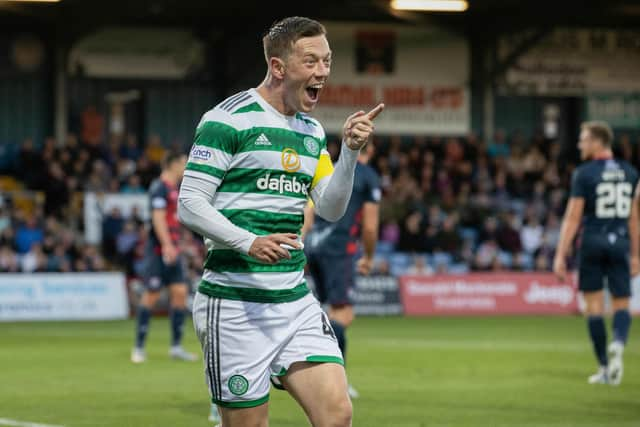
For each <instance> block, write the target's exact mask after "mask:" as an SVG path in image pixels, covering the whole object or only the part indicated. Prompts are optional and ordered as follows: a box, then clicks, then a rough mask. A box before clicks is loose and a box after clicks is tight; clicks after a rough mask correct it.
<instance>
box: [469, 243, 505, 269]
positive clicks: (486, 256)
mask: <svg viewBox="0 0 640 427" xmlns="http://www.w3.org/2000/svg"><path fill="white" fill-rule="evenodd" d="M499 249H500V248H499V247H498V243H497V242H496V241H495V240H494V239H489V240H486V241H484V242H483V243H481V244H480V246H478V250H477V251H476V255H475V258H474V260H473V268H474V270H480V271H487V270H491V269H494V268H495V267H496V260H497V259H498V255H499Z"/></svg>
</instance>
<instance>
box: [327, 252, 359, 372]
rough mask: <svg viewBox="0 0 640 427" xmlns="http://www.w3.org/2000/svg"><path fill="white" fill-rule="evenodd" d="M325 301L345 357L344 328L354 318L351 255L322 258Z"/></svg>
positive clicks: (352, 263) (345, 339) (345, 337)
mask: <svg viewBox="0 0 640 427" xmlns="http://www.w3.org/2000/svg"><path fill="white" fill-rule="evenodd" d="M324 262H325V264H324V266H323V267H324V269H325V281H324V283H325V293H326V302H328V303H329V306H330V308H329V320H330V321H331V327H332V328H333V330H334V332H335V333H336V339H337V340H338V345H339V346H340V350H341V351H342V356H343V357H344V358H345V360H346V357H347V335H346V330H347V328H348V327H349V326H351V323H353V320H354V318H355V314H354V311H353V302H352V300H351V297H350V292H351V289H352V288H353V281H354V274H355V271H354V262H353V257H352V256H347V255H345V256H343V257H327V258H326V259H325V260H324Z"/></svg>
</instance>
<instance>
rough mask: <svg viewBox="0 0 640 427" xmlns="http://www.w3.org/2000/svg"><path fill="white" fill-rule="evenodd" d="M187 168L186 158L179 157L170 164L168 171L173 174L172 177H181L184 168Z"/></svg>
mask: <svg viewBox="0 0 640 427" xmlns="http://www.w3.org/2000/svg"><path fill="white" fill-rule="evenodd" d="M186 166H187V156H180V157H178V158H177V159H175V160H174V161H173V162H171V166H169V170H170V171H171V173H172V174H173V176H176V177H181V176H182V174H184V168H185V167H186Z"/></svg>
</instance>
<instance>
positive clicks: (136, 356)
mask: <svg viewBox="0 0 640 427" xmlns="http://www.w3.org/2000/svg"><path fill="white" fill-rule="evenodd" d="M158 299H160V290H159V289H158V290H155V289H149V288H147V289H145V290H144V291H143V293H142V296H141V297H140V303H139V304H138V309H137V313H136V342H135V346H134V348H133V350H132V351H131V361H132V362H133V363H142V362H144V361H145V360H146V359H147V356H146V353H145V351H144V347H145V344H146V341H147V334H148V332H149V324H150V323H151V312H152V310H153V307H154V306H155V305H156V303H157V302H158Z"/></svg>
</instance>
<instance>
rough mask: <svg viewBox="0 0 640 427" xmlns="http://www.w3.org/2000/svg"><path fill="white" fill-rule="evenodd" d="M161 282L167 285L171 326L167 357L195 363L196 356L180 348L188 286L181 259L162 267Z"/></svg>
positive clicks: (185, 314)
mask: <svg viewBox="0 0 640 427" xmlns="http://www.w3.org/2000/svg"><path fill="white" fill-rule="evenodd" d="M163 280H164V282H165V283H169V324H170V325H171V348H170V349H169V356H171V357H172V358H173V359H177V360H186V361H189V362H192V361H195V360H197V359H198V358H197V357H196V355H195V354H193V353H189V352H187V351H186V350H185V349H184V348H183V347H182V336H183V332H184V322H185V318H186V316H187V298H188V297H189V286H188V285H187V283H186V277H185V274H184V270H183V264H182V258H181V257H178V258H177V259H176V261H175V262H174V263H173V264H171V265H165V266H164V272H163Z"/></svg>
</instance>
